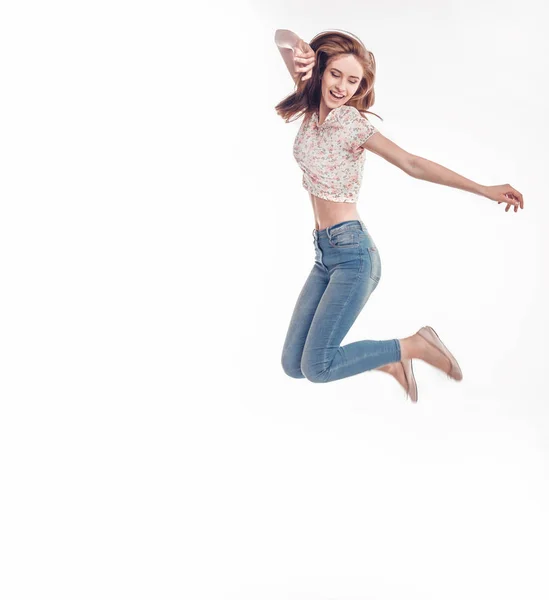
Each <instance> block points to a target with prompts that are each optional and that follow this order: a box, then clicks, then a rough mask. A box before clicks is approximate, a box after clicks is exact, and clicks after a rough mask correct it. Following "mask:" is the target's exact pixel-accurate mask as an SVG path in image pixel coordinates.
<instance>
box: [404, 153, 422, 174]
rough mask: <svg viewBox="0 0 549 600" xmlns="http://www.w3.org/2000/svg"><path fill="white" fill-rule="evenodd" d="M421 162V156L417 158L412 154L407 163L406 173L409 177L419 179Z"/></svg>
mask: <svg viewBox="0 0 549 600" xmlns="http://www.w3.org/2000/svg"><path fill="white" fill-rule="evenodd" d="M420 162H421V157H420V156H416V155H415V154H410V156H409V157H408V160H407V162H406V169H405V171H406V173H408V175H410V177H414V178H417V176H418V170H419V164H420Z"/></svg>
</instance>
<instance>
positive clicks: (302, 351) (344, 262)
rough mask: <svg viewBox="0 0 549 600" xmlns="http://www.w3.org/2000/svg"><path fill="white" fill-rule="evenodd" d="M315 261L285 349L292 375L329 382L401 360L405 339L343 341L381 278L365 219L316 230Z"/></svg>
mask: <svg viewBox="0 0 549 600" xmlns="http://www.w3.org/2000/svg"><path fill="white" fill-rule="evenodd" d="M313 238H314V246H315V263H314V266H313V268H312V269H311V272H310V273H309V276H308V278H307V280H306V281H305V285H304V286H303V288H302V290H301V293H300V294H299V297H298V299H297V302H296V304H295V308H294V311H293V314H292V318H291V320H290V325H289V328H288V333H287V334H286V340H285V342H284V348H283V351H282V368H283V369H284V372H285V373H286V374H287V375H289V376H290V377H295V378H298V379H303V378H307V379H308V380H309V381H313V382H315V383H327V382H329V381H336V380H337V379H343V378H344V377H351V376H352V375H357V374H358V373H363V372H364V371H369V370H371V369H375V368H376V367H379V366H381V365H385V364H388V363H392V362H398V361H400V359H401V349H400V342H399V340H398V339H390V340H381V341H378V340H361V341H359V342H353V343H351V344H347V345H345V346H340V344H341V341H342V340H343V338H344V337H345V335H346V334H347V332H348V331H349V329H350V328H351V325H352V324H353V323H354V322H355V320H356V318H357V317H358V315H359V313H360V311H361V310H362V309H363V308H364V305H365V304H366V301H367V300H368V298H369V297H370V294H371V293H372V292H373V291H374V290H375V288H376V286H377V284H378V283H379V280H380V278H381V260H380V258H379V254H378V251H377V248H376V245H375V243H374V240H373V239H372V237H371V235H370V234H369V233H368V230H367V229H366V226H365V225H364V223H363V222H362V221H360V220H352V221H342V222H341V223H336V224H335V225H332V226H330V227H327V228H326V229H320V230H317V229H313Z"/></svg>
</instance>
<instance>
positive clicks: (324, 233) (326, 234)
mask: <svg viewBox="0 0 549 600" xmlns="http://www.w3.org/2000/svg"><path fill="white" fill-rule="evenodd" d="M346 229H362V231H367V229H366V225H365V224H364V221H362V220H361V219H352V220H351V221H341V223H336V224H335V225H330V227H326V228H324V229H316V228H315V229H313V237H314V239H315V240H318V239H321V238H330V237H331V236H332V235H334V233H339V232H340V231H345V230H346Z"/></svg>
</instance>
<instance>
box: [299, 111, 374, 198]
mask: <svg viewBox="0 0 549 600" xmlns="http://www.w3.org/2000/svg"><path fill="white" fill-rule="evenodd" d="M377 131H378V130H377V129H376V128H375V127H374V126H373V125H372V124H371V123H370V122H369V121H368V119H366V118H365V117H363V116H362V115H361V113H360V112H359V111H358V110H357V109H356V108H355V107H354V106H349V105H348V104H343V105H341V106H338V107H337V108H333V109H332V110H331V111H330V112H329V113H328V116H327V117H326V119H325V120H324V122H323V123H322V125H319V124H318V113H317V112H314V113H313V114H312V115H310V116H306V117H305V118H304V119H303V122H302V123H301V127H300V128H299V131H298V133H297V135H296V138H295V141H294V147H293V155H294V158H295V159H296V161H297V164H298V165H299V167H300V168H301V170H302V171H303V178H302V185H303V187H304V188H305V189H306V190H308V191H309V192H311V193H312V194H314V195H315V196H318V197H319V198H324V199H325V200H330V201H332V202H357V201H358V193H359V191H360V186H361V184H362V175H363V170H364V160H365V158H366V152H365V151H364V149H363V148H361V147H360V146H361V145H362V144H364V142H365V141H366V140H368V138H370V137H371V136H372V135H373V134H374V133H376V132H377Z"/></svg>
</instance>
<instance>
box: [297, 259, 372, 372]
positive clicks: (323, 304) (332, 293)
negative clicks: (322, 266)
mask: <svg viewBox="0 0 549 600" xmlns="http://www.w3.org/2000/svg"><path fill="white" fill-rule="evenodd" d="M371 275H372V268H371V262H370V259H369V255H368V254H367V253H365V254H363V255H361V258H360V260H357V261H356V262H355V261H353V262H352V263H351V262H349V263H346V264H342V265H341V266H340V267H339V266H336V267H335V268H334V269H333V270H332V273H331V275H330V282H329V284H328V286H327V287H326V291H325V292H324V294H323V296H322V298H321V300H320V302H319V304H318V307H317V309H316V312H315V314H314V317H313V320H312V322H311V325H310V327H309V333H308V336H307V340H306V344H305V348H304V355H306V356H305V360H306V362H307V363H308V364H313V365H316V367H320V366H321V365H323V366H324V367H327V366H329V364H330V362H331V361H332V359H333V357H334V356H335V353H336V352H337V351H338V349H339V347H340V344H341V342H342V340H343V338H344V337H345V336H346V335H347V333H348V331H349V329H350V328H351V326H352V324H353V323H354V322H355V320H356V318H357V317H358V315H359V314H360V312H361V310H362V309H363V308H364V305H365V304H366V302H367V300H368V298H369V297H370V295H371V293H372V292H373V291H374V289H375V288H376V286H377V281H376V280H375V279H372V276H371Z"/></svg>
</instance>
